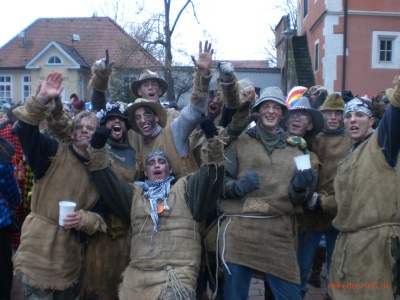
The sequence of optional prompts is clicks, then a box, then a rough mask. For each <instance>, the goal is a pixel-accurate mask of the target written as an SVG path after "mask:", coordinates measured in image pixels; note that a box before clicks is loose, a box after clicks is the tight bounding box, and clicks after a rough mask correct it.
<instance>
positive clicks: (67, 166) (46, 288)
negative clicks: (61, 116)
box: [13, 72, 106, 299]
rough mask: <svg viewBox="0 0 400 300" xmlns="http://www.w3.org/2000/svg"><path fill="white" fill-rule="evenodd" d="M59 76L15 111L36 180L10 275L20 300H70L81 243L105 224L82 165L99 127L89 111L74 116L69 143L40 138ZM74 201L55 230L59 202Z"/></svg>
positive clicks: (49, 78) (57, 90) (59, 87)
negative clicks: (18, 285)
mask: <svg viewBox="0 0 400 300" xmlns="http://www.w3.org/2000/svg"><path fill="white" fill-rule="evenodd" d="M62 81H63V77H62V74H61V73H58V72H51V73H50V74H49V75H48V76H47V77H46V78H45V79H44V81H43V82H42V84H41V85H40V89H39V90H38V91H37V93H35V94H34V95H31V96H29V97H28V98H27V99H26V102H25V105H24V106H21V107H18V108H16V109H15V110H14V114H15V116H16V117H17V118H18V119H19V120H18V122H17V124H16V127H17V133H18V136H19V138H20V142H21V146H22V148H23V150H24V153H25V155H26V157H27V161H28V163H29V165H30V166H31V168H32V171H33V173H34V176H35V184H34V187H33V192H32V200H31V213H30V214H29V215H28V216H27V217H26V219H25V222H24V224H23V226H22V230H21V232H22V234H21V244H20V246H19V248H18V250H17V252H16V254H15V256H14V258H13V261H14V273H15V274H16V275H17V276H18V278H19V279H20V280H21V281H22V283H23V286H24V291H25V299H54V298H57V299H58V297H63V299H74V298H75V295H74V292H73V287H74V285H75V284H76V283H77V282H78V279H79V275H80V270H81V265H82V259H83V257H82V252H83V243H82V241H83V240H84V239H86V238H87V235H91V234H94V233H95V232H97V231H102V232H105V230H106V224H105V222H104V220H103V219H102V218H101V216H100V214H99V213H96V212H95V211H100V210H99V209H98V207H97V204H98V199H99V193H98V192H97V190H96V188H95V186H94V185H93V182H92V179H91V176H90V173H89V170H88V168H87V165H88V164H89V154H88V153H87V151H86V148H87V146H88V144H89V140H90V138H91V137H92V134H93V133H94V132H95V129H96V127H97V126H98V121H97V119H96V116H95V115H93V114H92V113H90V112H82V113H81V114H78V115H77V116H76V117H75V119H74V123H73V126H72V129H73V131H72V132H71V134H70V138H71V139H72V140H73V142H72V144H69V143H60V142H58V141H56V140H55V139H53V138H49V137H47V136H44V135H41V134H40V132H39V126H38V125H39V124H40V122H41V121H42V120H43V119H44V118H45V116H46V115H51V114H52V112H53V110H52V107H53V101H52V100H53V98H58V97H59V95H60V93H61V92H62V90H63V86H62V85H61V84H62ZM63 199H69V200H73V201H75V202H76V204H77V206H76V210H75V212H73V213H69V214H67V216H66V217H65V218H64V220H63V221H64V226H59V224H58V219H59V201H60V200H63Z"/></svg>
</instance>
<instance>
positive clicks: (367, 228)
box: [336, 222, 400, 278]
mask: <svg viewBox="0 0 400 300" xmlns="http://www.w3.org/2000/svg"><path fill="white" fill-rule="evenodd" d="M389 226H400V223H398V222H390V223H383V224H378V225H372V226H369V227H365V228H360V229H357V230H350V231H345V232H342V231H341V232H340V233H339V235H338V238H337V239H338V240H339V237H340V236H341V235H343V234H346V236H345V241H344V244H343V256H342V258H341V260H340V267H339V270H338V271H337V273H336V274H337V276H338V277H339V278H343V277H344V273H343V265H344V259H345V256H346V248H347V234H348V233H355V232H358V231H366V230H372V229H378V228H382V227H389Z"/></svg>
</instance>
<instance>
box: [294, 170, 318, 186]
mask: <svg viewBox="0 0 400 300" xmlns="http://www.w3.org/2000/svg"><path fill="white" fill-rule="evenodd" d="M316 177H317V173H315V171H314V170H313V169H312V168H310V169H306V170H297V171H296V173H295V174H294V177H293V180H292V185H293V188H294V190H295V191H296V192H301V191H305V190H306V189H307V187H309V186H310V185H311V184H312V183H313V182H314V180H315V178H316Z"/></svg>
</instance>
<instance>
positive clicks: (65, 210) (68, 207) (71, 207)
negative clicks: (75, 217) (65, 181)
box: [58, 200, 76, 226]
mask: <svg viewBox="0 0 400 300" xmlns="http://www.w3.org/2000/svg"><path fill="white" fill-rule="evenodd" d="M59 204H60V216H59V218H58V224H59V225H60V226H64V219H65V217H66V216H67V214H69V213H72V212H74V211H75V207H76V203H75V202H72V201H68V200H63V201H60V203H59Z"/></svg>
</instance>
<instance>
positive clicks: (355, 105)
mask: <svg viewBox="0 0 400 300" xmlns="http://www.w3.org/2000/svg"><path fill="white" fill-rule="evenodd" d="M358 111H359V112H362V113H364V114H366V115H367V116H368V117H369V118H371V117H372V111H371V108H370V106H368V104H366V103H365V102H364V101H362V100H360V99H358V98H354V99H353V100H351V101H349V102H347V104H346V106H345V107H344V110H343V116H344V115H346V114H347V113H348V112H358Z"/></svg>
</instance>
